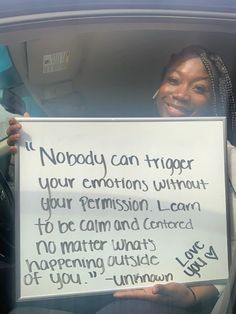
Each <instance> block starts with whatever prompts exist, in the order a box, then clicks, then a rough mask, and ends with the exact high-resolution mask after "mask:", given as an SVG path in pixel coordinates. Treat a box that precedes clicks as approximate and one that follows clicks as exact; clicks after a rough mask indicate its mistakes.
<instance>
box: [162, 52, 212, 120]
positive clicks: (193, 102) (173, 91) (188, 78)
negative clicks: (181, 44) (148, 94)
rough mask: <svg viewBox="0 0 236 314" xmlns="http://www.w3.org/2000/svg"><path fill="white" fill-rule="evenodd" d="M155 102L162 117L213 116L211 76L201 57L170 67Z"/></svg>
mask: <svg viewBox="0 0 236 314" xmlns="http://www.w3.org/2000/svg"><path fill="white" fill-rule="evenodd" d="M156 105H157V110H158V113H159V115H160V116H161V117H192V116H209V115H210V113H211V110H210V108H211V107H210V106H211V85H210V79H209V76H208V74H207V71H206V69H205V67H204V65H203V63H202V61H201V59H200V58H198V57H192V58H188V59H181V60H179V61H177V62H176V63H175V64H174V65H172V66H171V67H170V68H169V69H168V70H167V73H166V75H165V77H164V79H163V81H162V83H161V86H160V88H159V92H158V94H157V96H156Z"/></svg>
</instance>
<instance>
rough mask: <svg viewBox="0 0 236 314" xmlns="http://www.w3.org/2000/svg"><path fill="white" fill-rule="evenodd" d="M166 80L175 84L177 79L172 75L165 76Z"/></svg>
mask: <svg viewBox="0 0 236 314" xmlns="http://www.w3.org/2000/svg"><path fill="white" fill-rule="evenodd" d="M166 80H167V82H168V83H170V84H171V85H177V84H178V82H179V80H178V79H177V78H176V77H173V76H168V77H167V78H166Z"/></svg>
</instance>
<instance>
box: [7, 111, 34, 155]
mask: <svg viewBox="0 0 236 314" xmlns="http://www.w3.org/2000/svg"><path fill="white" fill-rule="evenodd" d="M24 117H29V114H28V112H25V113H24ZM20 129H21V124H20V123H19V122H17V120H16V119H15V118H10V120H9V127H8V128H7V131H6V133H7V135H8V139H7V144H8V146H9V151H10V152H11V153H16V152H17V149H16V146H15V144H16V142H17V141H18V140H19V138H20V134H19V131H20Z"/></svg>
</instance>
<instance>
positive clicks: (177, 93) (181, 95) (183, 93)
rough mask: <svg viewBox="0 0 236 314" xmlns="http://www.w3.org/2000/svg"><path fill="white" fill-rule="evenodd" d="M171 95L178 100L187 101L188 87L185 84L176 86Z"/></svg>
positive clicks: (188, 96) (188, 97) (188, 98)
mask: <svg viewBox="0 0 236 314" xmlns="http://www.w3.org/2000/svg"><path fill="white" fill-rule="evenodd" d="M172 96H173V98H175V99H176V100H179V101H184V102H187V101H189V100H190V95H189V90H188V87H187V86H185V85H179V86H176V88H175V90H174V91H173V94H172Z"/></svg>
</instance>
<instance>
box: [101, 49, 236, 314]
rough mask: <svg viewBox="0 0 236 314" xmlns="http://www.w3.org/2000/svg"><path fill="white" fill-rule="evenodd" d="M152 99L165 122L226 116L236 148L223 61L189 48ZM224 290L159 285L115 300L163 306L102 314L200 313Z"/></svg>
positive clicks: (235, 113) (122, 306) (117, 308)
mask: <svg viewBox="0 0 236 314" xmlns="http://www.w3.org/2000/svg"><path fill="white" fill-rule="evenodd" d="M153 99H154V100H155V104H156V109H157V115H158V116H160V117H173V118H175V117H201V116H225V115H226V116H227V118H228V139H229V140H230V141H231V143H232V144H235V143H236V106H235V102H234V97H233V92H232V84H231V80H230V77H229V74H228V71H227V68H226V66H225V64H224V62H223V60H222V59H221V58H220V57H219V56H218V55H215V54H212V53H210V52H208V51H206V50H205V49H203V48H201V47H199V46H191V47H187V48H185V49H183V50H182V51H181V52H180V53H178V54H174V55H172V57H171V59H170V61H169V63H168V64H167V66H166V67H165V68H164V71H163V74H162V80H161V84H160V87H159V89H158V90H157V92H156V93H155V95H154V97H153ZM229 146H230V144H229ZM231 150H232V151H233V152H234V154H235V153H236V152H235V147H233V146H230V147H229V151H231ZM235 166H236V165H235ZM232 202H234V203H233V204H232ZM231 205H232V206H233V205H234V208H235V205H236V198H235V194H234V195H231ZM235 211H236V209H235ZM234 220H235V219H234ZM235 224H236V222H235ZM221 290H222V287H220V286H217V287H216V286H213V285H205V286H192V287H188V286H186V285H183V284H178V283H168V284H166V285H163V284H162V285H160V284H158V285H155V286H154V287H153V288H146V289H140V290H129V291H127V290H126V291H119V292H115V293H114V297H116V298H121V299H122V298H128V299H130V298H135V299H141V300H148V301H154V302H158V303H160V304H161V305H160V306H157V305H156V304H153V303H150V302H142V301H141V302H139V303H138V304H137V302H133V301H132V300H129V301H128V302H126V301H122V302H116V303H114V304H112V305H108V306H107V307H106V308H104V309H102V310H101V311H99V312H98V313H99V314H102V313H107V314H108V313H113V314H115V313H134V312H135V313H173V311H174V313H177V312H181V313H185V312H186V311H187V312H189V313H193V312H194V311H195V310H199V308H198V309H196V306H198V307H199V305H203V303H204V302H206V303H207V302H208V301H212V303H214V301H215V300H216V299H217V297H218V295H219V293H220V292H221ZM206 303H205V304H206ZM163 304H169V305H166V306H164V305H163ZM174 306H177V307H180V308H182V309H183V310H182V311H181V310H180V308H179V309H177V308H174ZM127 309H129V310H127Z"/></svg>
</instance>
